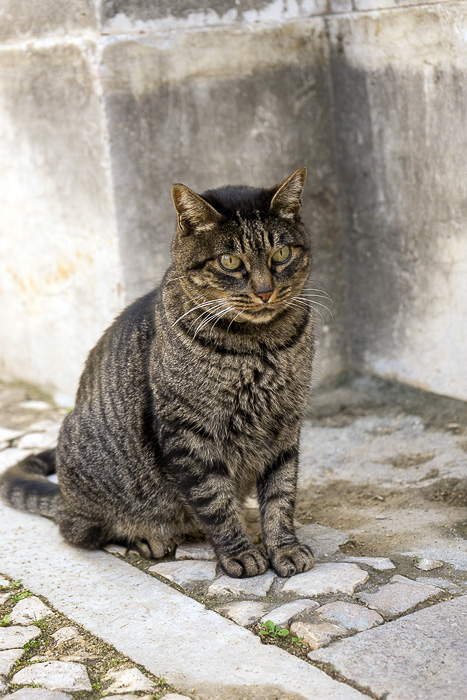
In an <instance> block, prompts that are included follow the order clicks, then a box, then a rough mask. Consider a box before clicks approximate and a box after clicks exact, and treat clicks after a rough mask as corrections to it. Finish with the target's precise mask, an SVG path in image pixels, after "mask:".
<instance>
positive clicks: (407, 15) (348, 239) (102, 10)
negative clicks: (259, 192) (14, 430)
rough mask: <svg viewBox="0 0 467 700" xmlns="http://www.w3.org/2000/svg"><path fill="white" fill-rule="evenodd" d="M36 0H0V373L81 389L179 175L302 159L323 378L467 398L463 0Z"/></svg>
mask: <svg viewBox="0 0 467 700" xmlns="http://www.w3.org/2000/svg"><path fill="white" fill-rule="evenodd" d="M418 4H419V3H418ZM35 5H37V7H35V9H30V8H29V4H27V3H25V2H23V1H21V2H18V0H15V2H13V0H0V159H1V162H2V163H6V164H7V168H6V172H5V175H4V177H2V185H1V187H0V374H2V375H3V376H7V377H20V378H23V379H26V380H28V381H31V382H34V383H39V384H43V385H46V386H49V387H51V388H57V389H60V390H62V391H65V392H66V393H68V394H72V393H73V392H74V389H75V387H76V383H77V379H78V377H79V374H80V372H81V369H82V364H83V361H84V359H85V356H86V353H87V352H88V350H89V349H90V348H91V347H92V345H93V344H94V343H95V341H96V340H97V338H98V337H99V336H100V334H101V333H102V331H103V330H104V328H105V327H106V326H107V325H108V324H109V323H110V322H111V320H112V319H113V317H114V316H115V315H116V313H117V312H118V310H119V309H120V308H122V306H123V305H124V304H125V303H126V302H128V301H130V300H132V299H133V298H134V297H135V296H137V295H139V294H140V293H143V292H144V291H146V290H147V289H150V288H151V287H152V286H154V285H155V284H156V283H157V282H158V281H159V280H160V278H161V276H162V274H163V271H164V269H165V267H166V266H167V264H168V263H169V260H170V254H169V244H170V240H171V237H172V233H173V230H174V220H175V217H174V213H173V210H172V204H171V200H170V186H171V184H172V183H173V182H176V181H182V182H185V183H186V184H188V185H189V186H191V187H193V188H194V189H198V190H199V191H202V190H203V189H205V188H208V187H215V186H218V185H220V184H225V183H241V182H244V183H247V184H253V185H271V184H273V183H274V182H276V181H279V180H280V179H282V178H284V177H285V176H286V175H287V174H289V173H290V172H292V171H293V170H294V169H295V168H297V167H299V166H300V165H302V164H307V165H308V167H309V179H308V182H307V188H306V196H305V201H304V217H305V220H306V221H307V222H308V225H309V227H310V230H311V231H312V235H313V238H314V247H315V271H314V275H313V279H314V280H316V281H317V282H318V284H324V285H325V286H326V288H327V289H328V291H329V292H330V294H331V296H332V297H333V299H334V309H333V312H334V322H333V323H332V324H331V323H329V320H328V319H329V316H326V312H324V314H325V316H326V323H325V324H324V325H323V324H322V323H320V324H319V325H321V326H323V328H322V331H321V333H320V345H319V351H318V358H317V362H316V368H315V378H316V379H317V381H319V380H322V379H325V378H326V377H329V376H333V375H336V374H338V373H339V372H342V371H344V370H345V369H347V368H349V367H351V366H352V367H357V368H359V369H361V370H362V371H372V372H377V373H381V374H384V375H387V376H394V377H396V378H399V379H402V380H405V381H409V382H410V383H414V384H417V385H420V386H423V387H424V388H428V389H431V390H434V391H439V392H440V393H446V394H449V395H454V396H459V397H463V398H467V384H466V383H464V384H463V382H465V381H466V380H465V379H463V378H462V377H461V373H460V369H459V368H460V364H461V360H462V348H463V349H464V355H465V348H466V338H465V336H463V335H462V334H463V333H464V334H465V327H466V324H465V320H466V319H465V316H464V317H463V325H462V324H461V321H462V314H463V313H464V314H465V310H464V309H465V306H464V307H462V306H461V300H460V298H459V294H460V292H461V291H462V285H463V292H464V298H465V292H466V291H467V290H466V288H465V285H466V282H465V279H466V278H465V276H464V275H463V274H462V273H463V271H465V267H464V268H463V267H462V262H461V261H462V259H464V263H463V264H464V266H465V259H466V258H467V247H466V236H465V235H464V236H462V232H463V216H464V215H465V209H466V205H465V202H466V201H467V200H466V198H465V196H464V195H465V178H463V176H462V160H463V159H462V155H463V152H462V147H463V145H464V140H465V128H466V127H465V110H466V105H467V102H466V100H465V92H464V88H463V84H465V72H466V71H467V61H466V60H465V57H464V56H465V52H466V51H465V42H466V38H465V37H466V36H467V24H466V20H465V8H466V3H464V2H456V3H452V2H445V3H436V4H432V3H425V5H424V6H423V8H422V7H400V6H402V5H403V6H408V5H417V3H416V2H413V1H411V0H408V1H405V2H398V1H397V0H352V1H351V0H301V2H295V0H287V2H282V0H281V1H280V2H279V0H275V1H273V2H271V1H267V0H265V1H263V2H261V1H255V0H239V1H237V2H235V1H234V0H214V1H212V2H199V3H194V2H192V1H191V2H190V1H189V0H175V1H174V0H172V1H171V2H169V1H168V0H165V1H163V2H157V3H156V2H148V0H95V2H93V1H92V0H73V1H72V2H71V1H68V2H62V0H60V1H57V0H53V1H52V0H47V1H44V2H43V3H40V6H39V5H38V4H37V3H36V4H35ZM384 8H389V9H386V10H385V9H384ZM367 10H374V11H371V12H368V11H367ZM430 81H431V82H430ZM453 299H454V301H453ZM455 348H460V349H461V351H460V352H458V353H456V350H455ZM456 363H457V364H456Z"/></svg>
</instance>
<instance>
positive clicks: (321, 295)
mask: <svg viewBox="0 0 467 700" xmlns="http://www.w3.org/2000/svg"><path fill="white" fill-rule="evenodd" d="M302 294H303V292H302ZM301 298H303V297H301ZM304 298H306V299H315V298H316V299H327V300H328V301H330V302H331V306H333V304H334V302H333V300H332V299H331V297H328V296H327V294H307V293H306V292H305V294H304Z"/></svg>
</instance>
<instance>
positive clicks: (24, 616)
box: [10, 596, 53, 625]
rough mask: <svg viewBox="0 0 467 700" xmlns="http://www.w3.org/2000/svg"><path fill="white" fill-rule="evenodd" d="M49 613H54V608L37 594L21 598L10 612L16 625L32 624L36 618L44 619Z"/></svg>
mask: <svg viewBox="0 0 467 700" xmlns="http://www.w3.org/2000/svg"><path fill="white" fill-rule="evenodd" d="M48 615H53V612H52V610H51V609H50V608H49V607H48V606H47V605H45V604H44V603H43V602H42V600H41V599H40V598H37V597H36V596H30V597H29V598H23V600H20V601H19V602H18V603H16V605H15V607H14V608H13V610H12V611H11V614H10V616H11V621H12V622H13V623H14V624H15V625H31V624H32V623H33V622H36V620H42V618H43V617H47V616H48Z"/></svg>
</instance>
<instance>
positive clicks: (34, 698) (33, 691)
mask: <svg viewBox="0 0 467 700" xmlns="http://www.w3.org/2000/svg"><path fill="white" fill-rule="evenodd" d="M71 698H72V696H71V695H68V694H67V693H62V691H61V690H46V689H45V688H20V690H15V692H14V693H10V694H9V695H6V696H5V697H4V698H3V700H71Z"/></svg>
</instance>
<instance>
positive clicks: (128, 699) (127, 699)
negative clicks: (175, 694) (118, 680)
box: [103, 693, 168, 700]
mask: <svg viewBox="0 0 467 700" xmlns="http://www.w3.org/2000/svg"><path fill="white" fill-rule="evenodd" d="M103 697H109V696H108V695H105V693H104V696H103ZM137 697H138V699H139V700H151V695H138V696H137ZM166 697H168V696H167V695H164V698H166ZM112 700H135V696H134V695H131V694H129V693H128V694H127V695H120V694H117V695H113V694H112Z"/></svg>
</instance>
